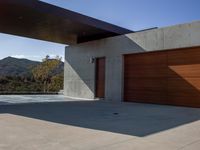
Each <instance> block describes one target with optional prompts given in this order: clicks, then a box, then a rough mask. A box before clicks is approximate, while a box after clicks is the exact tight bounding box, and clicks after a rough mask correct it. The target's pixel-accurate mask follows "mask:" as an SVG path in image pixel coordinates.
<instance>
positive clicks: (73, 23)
mask: <svg viewBox="0 0 200 150" xmlns="http://www.w3.org/2000/svg"><path fill="white" fill-rule="evenodd" d="M0 18H1V20H4V21H3V22H1V24H0V32H3V33H9V34H15V35H20V36H26V37H30V38H36V39H41V40H47V41H53V42H58V43H65V44H69V46H67V47H66V50H65V51H66V52H65V79H64V82H65V83H64V93H65V95H66V96H68V97H73V98H80V99H91V100H93V99H95V98H102V99H104V100H106V101H116V102H120V101H127V102H142V103H155V104H169V105H180V106H190V107H200V91H199V90H200V21H196V22H192V23H188V24H182V25H176V26H172V27H166V28H159V29H152V30H146V31H141V32H133V31H130V30H127V29H124V28H121V27H118V26H115V25H111V24H109V23H106V22H103V21H100V20H97V19H94V18H90V17H87V16H84V15H81V14H78V13H75V12H71V11H69V10H65V9H62V8H59V7H56V6H53V5H49V4H46V3H43V2H40V1H35V0H29V1H27V0H17V1H16V0H5V1H0Z"/></svg>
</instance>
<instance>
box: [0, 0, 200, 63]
mask: <svg viewBox="0 0 200 150" xmlns="http://www.w3.org/2000/svg"><path fill="white" fill-rule="evenodd" d="M42 1H44V2H47V3H51V4H54V5H57V6H60V7H63V8H67V9H70V10H73V11H76V12H79V13H82V14H85V15H88V16H91V17H94V18H97V19H100V20H104V21H106V22H110V23H112V24H116V25H119V26H122V27H125V28H128V29H131V30H134V31H137V30H142V29H145V28H151V27H164V26H169V25H175V24H181V23H187V22H191V21H197V20H200V11H199V6H200V1H199V0H42ZM0 45H1V53H0V59H2V58H4V57H7V56H14V57H18V58H28V59H32V60H41V59H42V58H43V57H45V55H47V54H49V55H51V56H55V55H59V56H62V57H64V47H65V45H62V44H56V43H51V42H45V41H39V40H32V39H28V38H23V37H17V36H10V35H6V34H0Z"/></svg>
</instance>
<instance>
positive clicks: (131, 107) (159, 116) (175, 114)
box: [0, 101, 200, 137]
mask: <svg viewBox="0 0 200 150" xmlns="http://www.w3.org/2000/svg"><path fill="white" fill-rule="evenodd" d="M3 113H9V114H14V115H20V116H25V117H29V118H34V119H40V120H45V121H49V122H54V123H60V124H64V125H72V126H78V127H83V128H89V129H96V130H103V131H109V132H114V133H121V134H127V135H132V136H139V137H144V136H147V135H150V134H154V133H158V132H161V131H165V130H168V129H171V128H175V127H178V126H181V125H185V124H188V123H191V122H194V121H198V120H199V119H200V109H194V108H185V107H173V106H161V105H151V104H135V103H110V102H101V101H68V102H51V103H38V104H21V105H7V106H6V105H5V106H3V105H2V106H0V114H3Z"/></svg>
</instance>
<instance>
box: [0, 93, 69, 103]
mask: <svg viewBox="0 0 200 150" xmlns="http://www.w3.org/2000/svg"><path fill="white" fill-rule="evenodd" d="M65 100H68V101H69V99H66V98H65V97H64V96H63V95H0V105H13V104H21V103H41V102H62V101H65Z"/></svg>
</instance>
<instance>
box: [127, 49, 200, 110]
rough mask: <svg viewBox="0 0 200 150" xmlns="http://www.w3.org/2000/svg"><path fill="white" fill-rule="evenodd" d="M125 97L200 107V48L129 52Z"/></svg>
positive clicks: (140, 100)
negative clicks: (140, 52)
mask: <svg viewBox="0 0 200 150" xmlns="http://www.w3.org/2000/svg"><path fill="white" fill-rule="evenodd" d="M124 100H125V101H128V102H142V103H156V104H169V105H180V106H189V107H200V48H199V47H197V48H187V49H179V50H169V51H163V52H150V53H142V54H129V55H125V56H124Z"/></svg>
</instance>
